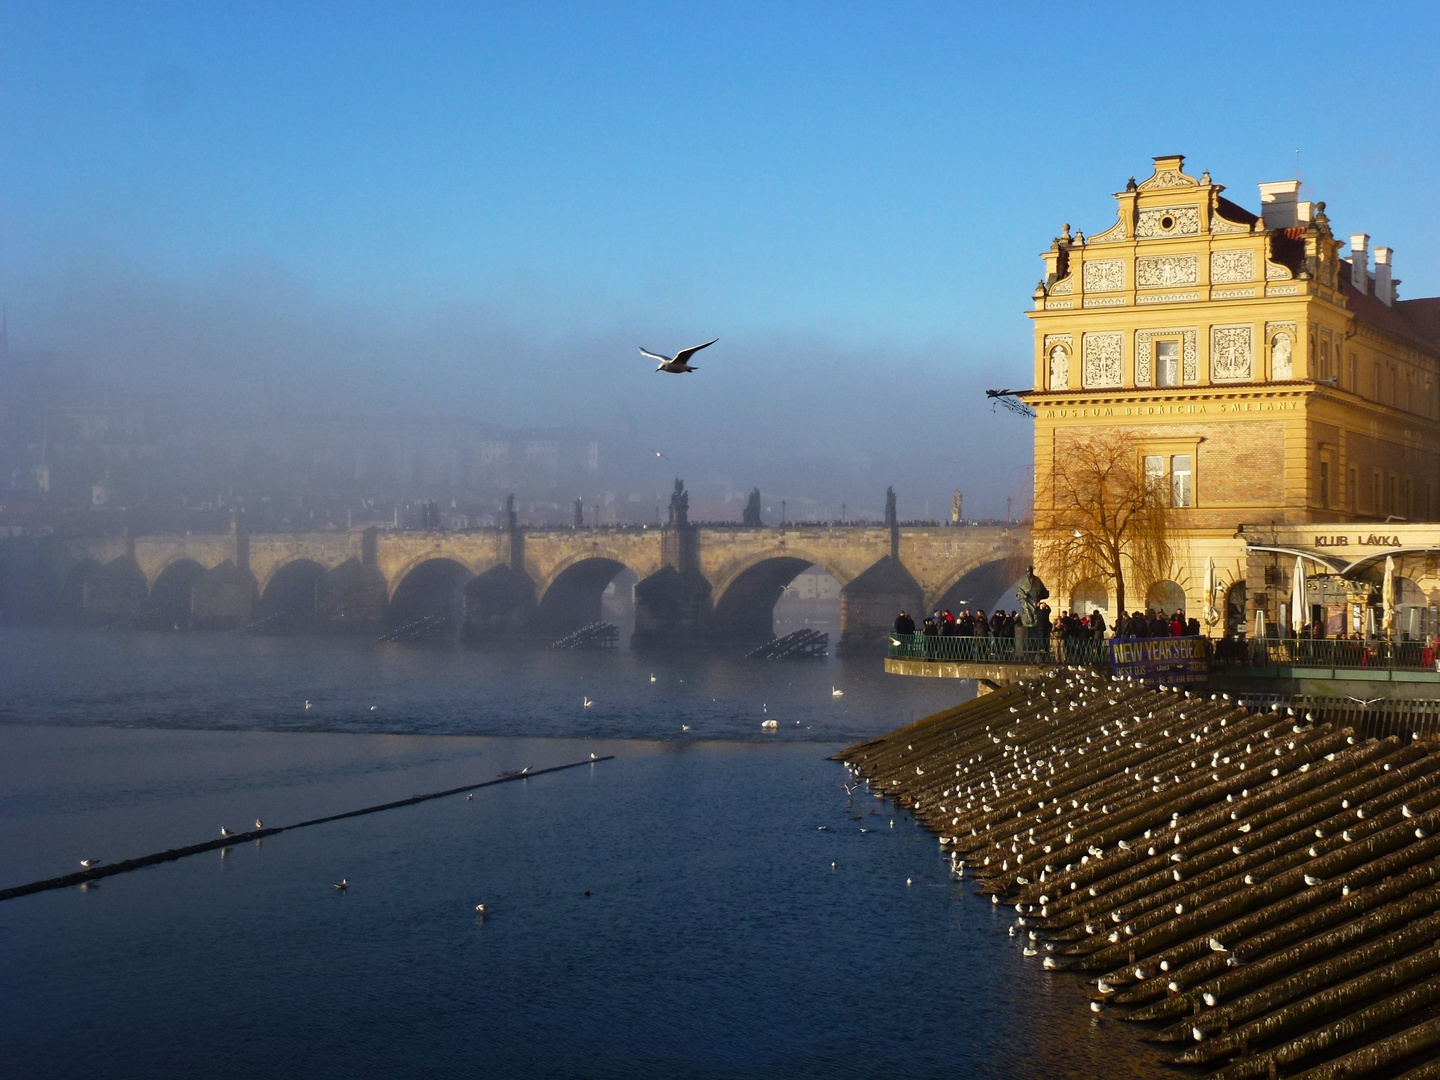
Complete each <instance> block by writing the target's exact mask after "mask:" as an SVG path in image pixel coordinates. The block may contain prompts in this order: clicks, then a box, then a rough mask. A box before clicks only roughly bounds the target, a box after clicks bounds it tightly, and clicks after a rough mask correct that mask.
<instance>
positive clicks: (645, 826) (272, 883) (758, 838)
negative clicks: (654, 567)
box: [0, 629, 1158, 1080]
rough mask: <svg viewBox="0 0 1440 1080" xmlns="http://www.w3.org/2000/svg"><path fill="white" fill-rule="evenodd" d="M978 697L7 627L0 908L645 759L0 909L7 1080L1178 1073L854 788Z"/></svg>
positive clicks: (433, 649) (805, 666)
mask: <svg viewBox="0 0 1440 1080" xmlns="http://www.w3.org/2000/svg"><path fill="white" fill-rule="evenodd" d="M832 688H836V689H840V690H841V691H843V696H838V697H837V696H834V695H833V693H832ZM960 692H961V687H960V686H959V685H956V684H949V683H944V682H941V681H939V680H935V681H930V680H906V679H901V678H896V677H889V676H885V675H883V674H881V673H880V671H879V664H878V662H877V661H875V660H873V659H857V660H851V661H846V662H840V661H835V660H831V661H826V662H822V663H803V662H802V663H763V662H752V661H745V660H743V659H739V658H736V657H733V656H725V655H717V654H704V653H689V654H676V655H671V656H666V657H660V656H650V655H645V654H636V653H632V652H630V651H628V650H618V651H614V652H590V653H579V652H576V653H556V652H549V651H527V650H515V651H480V650H472V649H460V648H446V647H440V646H423V645H381V644H375V643H368V642H359V641H354V640H334V639H323V638H280V637H276V638H253V637H229V636H221V635H214V636H211V635H202V634H105V633H99V632H82V631H72V630H27V629H5V630H0V888H3V887H5V886H8V885H15V884H19V883H21V882H24V881H28V880H32V879H36V878H42V877H49V876H53V875H57V874H62V873H68V872H70V871H71V870H73V869H75V868H76V863H77V860H78V859H80V858H83V857H91V856H95V857H102V858H105V859H109V860H112V861H113V860H115V859H119V858H125V857H131V856H135V855H140V854H144V853H147V852H151V851H157V850H161V849H164V848H168V847H172V846H177V845H180V844H185V843H194V842H198V841H201V840H206V839H209V838H211V837H214V836H216V835H218V831H219V828H220V826H222V825H225V826H227V827H228V828H230V829H232V830H240V829H248V828H249V827H250V826H251V823H252V822H253V820H254V819H255V818H256V817H257V816H258V817H261V818H263V819H264V820H265V822H266V824H267V825H278V824H287V823H290V822H294V821H297V820H302V819H304V818H308V817H313V816H317V815H320V814H327V813H334V812H337V811H342V810H347V809H353V808H358V807H361V806H365V805H369V804H373V803H378V802H384V801H388V800H391V799H396V798H404V797H406V796H408V795H411V794H416V793H420V792H426V791H434V790H440V789H443V788H446V787H451V786H457V785H461V784H467V783H471V782H475V781H480V780H488V779H491V778H493V777H495V776H496V775H497V774H498V773H500V772H502V771H507V770H512V769H519V768H523V767H524V766H526V765H529V766H531V767H533V768H540V767H544V766H546V765H552V764H561V763H565V762H570V761H586V760H588V758H589V755H590V754H591V753H595V754H598V755H602V756H603V755H606V754H613V755H615V757H614V760H611V761H603V762H599V763H598V764H595V765H586V766H585V767H583V768H580V769H576V770H571V771H566V772H561V773H556V774H552V775H547V776H540V777H535V778H533V779H530V780H525V781H522V782H517V783H510V784H503V785H499V786H496V787H491V788H486V789H483V790H480V791H478V792H476V793H475V796H474V799H473V800H469V801H467V800H466V799H465V798H464V797H463V796H455V797H451V798H446V799H441V800H437V801H434V802H429V803H424V804H420V805H416V806H412V807H406V808H403V809H398V810H394V811H388V812H385V813H381V814H376V815H371V816H368V817H362V818H354V819H349V820H345V821H339V822H334V823H331V824H327V825H322V826H317V827H315V828H310V829H304V830H298V831H295V832H287V833H283V834H280V835H278V836H274V837H270V838H268V839H266V840H264V841H263V842H260V843H247V844H242V845H237V846H235V847H233V848H230V849H227V850H226V851H225V852H214V853H209V854H205V855H201V856H196V857H193V858H188V859H184V860H181V861H178V862H174V863H169V864H163V865H160V866H157V867H152V868H149V869H144V870H140V871H137V872H135V873H130V874H124V875H119V876H116V877H113V878H107V879H105V880H103V881H102V882H100V883H99V884H98V885H96V886H92V887H91V888H88V889H85V890H83V891H82V890H81V889H78V888H71V889H66V890H61V891H55V892H48V893H42V894H38V895H33V896H29V897H24V898H21V899H18V900H12V901H7V902H4V903H0V1000H3V1001H4V1002H5V1008H4V1009H3V1010H0V1062H3V1063H5V1064H4V1066H3V1068H0V1071H3V1072H5V1074H6V1075H15V1076H45V1077H72V1076H73V1077H85V1078H87V1080H94V1078H97V1077H98V1078H109V1077H147V1078H149V1077H164V1076H176V1077H182V1076H183V1077H226V1078H229V1077H237V1078H238V1077H256V1076H306V1077H345V1078H347V1080H355V1078H360V1080H368V1078H371V1077H374V1078H380V1077H395V1076H441V1075H445V1076H453V1075H483V1076H486V1077H532V1076H554V1077H632V1076H653V1077H672V1076H686V1077H717V1078H718V1077H742V1076H743V1077H755V1076H781V1077H810V1076H814V1077H822V1076H823V1077H833V1076H857V1077H858V1076H866V1077H870V1076H875V1075H884V1076H893V1077H942V1076H956V1077H959V1076H964V1077H975V1076H984V1077H988V1076H996V1077H1000V1076H1006V1077H1013V1076H1020V1077H1029V1076H1034V1077H1088V1076H1107V1077H1109V1076H1147V1075H1154V1074H1155V1073H1156V1071H1157V1068H1158V1067H1157V1065H1156V1063H1155V1059H1154V1058H1153V1056H1152V1055H1151V1054H1150V1053H1149V1051H1147V1050H1145V1049H1144V1048H1143V1047H1141V1046H1140V1044H1138V1043H1137V1042H1136V1040H1135V1039H1134V1033H1133V1032H1132V1031H1130V1030H1127V1029H1125V1028H1124V1027H1123V1026H1121V1025H1118V1024H1116V1022H1114V1021H1112V1020H1109V1019H1107V1018H1103V1017H1102V1018H1094V1017H1092V1016H1091V1014H1090V1013H1089V1012H1088V1010H1087V1009H1086V1007H1085V1002H1084V999H1083V986H1082V984H1080V983H1079V981H1078V980H1075V979H1072V978H1065V977H1059V976H1054V975H1047V974H1045V973H1044V972H1043V971H1041V970H1040V968H1039V966H1038V964H1037V963H1036V962H1035V961H1034V960H1032V959H1026V958H1022V957H1021V955H1020V948H1019V944H1018V943H1017V942H1016V941H1015V940H1013V939H1011V938H1010V937H1009V936H1008V934H1007V927H1008V926H1009V918H1008V917H1007V915H1006V914H1004V913H1003V912H999V913H997V912H996V911H994V910H993V909H992V908H991V906H990V905H989V904H988V903H987V902H985V901H984V900H982V899H981V898H979V897H976V896H973V895H970V894H969V893H968V891H967V890H965V889H964V888H962V887H957V885H956V883H955V882H952V881H950V880H949V878H948V874H947V867H946V863H945V861H944V860H943V859H942V858H941V856H940V854H939V849H938V846H937V845H936V843H935V840H934V838H933V837H931V836H929V835H928V834H926V833H925V832H923V831H922V830H921V829H919V828H918V827H917V826H916V825H915V824H914V823H913V822H912V821H911V820H910V819H909V818H908V817H907V816H906V815H904V814H903V813H900V812H897V810H896V809H895V808H894V807H893V806H891V805H890V804H888V803H885V802H883V801H881V800H877V799H874V798H872V797H870V796H868V795H865V796H863V797H855V798H852V797H849V796H847V794H846V792H845V791H844V790H843V788H842V787H841V782H842V780H843V779H845V777H844V774H843V772H842V770H841V768H840V766H839V765H837V764H836V763H834V762H831V761H828V760H827V756H828V755H829V754H830V753H833V752H834V751H835V750H836V749H839V748H840V747H842V746H843V745H844V744H846V743H847V742H849V741H852V740H855V739H858V738H862V737H866V736H870V735H874V734H878V733H880V732H882V731H886V730H889V729H890V728H893V727H895V726H897V725H899V724H902V723H905V722H907V721H908V720H910V719H912V718H917V717H919V716H923V715H925V714H927V713H929V712H932V711H935V710H936V709H938V708H942V707H944V706H946V705H949V704H953V703H954V702H955V701H956V700H957V699H958V698H959V696H960ZM587 699H588V700H590V701H591V702H593V704H592V705H591V706H589V707H586V706H585V705H584V701H585V700H587ZM307 701H308V702H309V707H308V708H307V707H306V703H307ZM766 719H774V720H776V721H777V729H776V730H775V731H773V732H770V731H765V730H763V729H762V728H761V723H762V721H763V720H766ZM687 729H688V730H687ZM821 826H824V828H823V829H822V828H821ZM342 878H344V879H346V880H347V881H348V883H349V887H348V889H347V890H345V891H344V892H338V891H336V890H335V889H333V888H332V887H331V885H332V883H333V882H336V881H339V880H341V879H342ZM478 903H484V904H485V905H486V908H487V912H488V916H487V917H486V918H485V919H483V920H478V919H477V918H476V915H475V911H474V909H475V905H476V904H478Z"/></svg>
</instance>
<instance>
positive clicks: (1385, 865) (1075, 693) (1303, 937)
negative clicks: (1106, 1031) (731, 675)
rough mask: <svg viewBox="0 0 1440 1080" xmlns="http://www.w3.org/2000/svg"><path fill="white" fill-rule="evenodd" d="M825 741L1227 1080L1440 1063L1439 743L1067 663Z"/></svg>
mask: <svg viewBox="0 0 1440 1080" xmlns="http://www.w3.org/2000/svg"><path fill="white" fill-rule="evenodd" d="M838 757H839V758H840V759H841V760H843V761H844V762H845V764H846V767H847V768H848V769H850V770H851V771H852V772H853V773H854V774H855V775H856V776H857V777H859V778H861V779H863V780H864V781H865V782H867V783H868V784H869V786H870V787H871V788H872V789H873V790H874V791H876V792H880V793H883V794H884V795H885V796H886V797H888V798H891V799H894V800H895V801H896V802H898V803H899V804H901V805H903V806H905V807H906V808H907V809H908V810H909V811H910V812H911V813H913V814H914V815H915V817H916V818H917V820H918V821H919V822H920V823H921V824H923V825H924V826H925V827H926V828H927V829H929V830H930V831H931V832H933V833H934V834H935V835H936V836H937V837H938V839H939V843H940V845H941V848H942V850H944V851H946V852H948V853H949V854H950V858H951V864H952V873H953V875H954V876H955V877H956V878H957V879H961V880H964V881H966V882H967V883H973V884H974V885H975V887H976V888H977V889H978V891H979V892H980V893H981V894H982V895H983V896H985V897H986V898H988V899H989V900H990V902H992V903H993V904H995V905H997V906H1002V905H1003V906H1005V907H1007V908H1009V909H1011V910H1013V912H1014V915H1015V919H1014V924H1013V925H1012V927H1011V933H1012V935H1013V936H1015V937H1017V938H1018V939H1019V944H1020V951H1021V952H1022V953H1023V954H1024V955H1025V956H1026V957H1028V958H1029V959H1030V962H1034V963H1038V964H1041V965H1043V966H1044V968H1045V969H1046V970H1048V971H1050V972H1052V973H1053V977H1055V978H1064V977H1080V978H1084V979H1086V980H1087V981H1088V982H1089V983H1090V986H1091V988H1092V990H1093V993H1092V994H1091V999H1092V1000H1091V1004H1090V1007H1091V1009H1092V1010H1093V1011H1094V1012H1095V1013H1097V1014H1098V1015H1097V1018H1098V1019H1100V1020H1102V1021H1103V1020H1105V1019H1108V1018H1117V1019H1122V1020H1126V1021H1131V1022H1134V1023H1135V1034H1136V1037H1137V1038H1143V1039H1149V1040H1154V1041H1158V1042H1160V1043H1168V1044H1170V1045H1171V1046H1172V1048H1173V1051H1174V1062H1175V1064H1176V1065H1178V1066H1182V1067H1188V1069H1187V1071H1189V1072H1191V1073H1192V1074H1199V1075H1209V1076H1214V1077H1216V1078H1219V1080H1243V1078H1262V1077H1297V1076H1303V1077H1305V1078H1306V1080H1321V1078H1326V1080H1335V1078H1339V1077H1347V1078H1348V1077H1374V1078H1376V1080H1380V1078H1383V1077H1395V1076H1403V1077H1404V1078H1405V1080H1418V1078H1419V1077H1422V1076H1424V1077H1431V1076H1440V783H1437V780H1440V754H1437V753H1435V752H1434V750H1433V749H1432V747H1431V746H1430V745H1428V744H1427V742H1426V741H1425V740H1422V739H1420V738H1418V737H1412V736H1409V735H1406V736H1397V735H1391V736H1389V737H1387V738H1383V739H1372V738H1366V737H1364V736H1362V735H1360V734H1358V733H1357V732H1356V730H1355V729H1354V728H1352V727H1349V726H1345V725H1340V724H1334V723H1320V722H1316V718H1315V717H1313V716H1307V714H1305V713H1304V712H1303V711H1301V712H1299V713H1298V714H1297V713H1296V712H1295V711H1294V710H1292V709H1290V708H1288V707H1286V706H1282V705H1274V706H1272V707H1270V708H1268V709H1265V710H1260V711H1255V710H1250V709H1246V708H1242V707H1240V706H1239V704H1238V702H1236V701H1232V700H1231V699H1230V698H1229V697H1228V696H1227V695H1225V694H1222V693H1213V694H1212V693H1208V692H1207V693H1198V692H1195V691H1185V690H1180V689H1175V688H1168V687H1167V688H1160V689H1151V688H1145V687H1143V686H1140V685H1139V684H1135V683H1130V682H1127V681H1123V680H1117V679H1115V678H1114V677H1109V676H1104V675H1099V674H1096V673H1094V672H1090V671H1058V672H1054V673H1052V674H1050V675H1047V676H1044V677H1041V678H1035V679H1029V680H1025V681H1024V682H1022V683H1019V684H1016V685H1014V686H1011V687H1007V688H1005V689H1002V690H999V691H997V692H995V693H993V694H989V695H986V696H984V697H981V698H977V699H976V700H974V701H970V702H967V703H965V704H963V705H960V706H957V707H955V708H953V709H949V710H946V711H944V712H941V713H937V714H935V715H934V716H930V717H926V718H925V719H923V720H920V721H918V722H916V723H914V724H911V725H909V726H907V727H903V728H900V729H898V730H897V731H894V732H891V733H890V734H888V735H885V736H882V737H880V738H877V739H872V740H869V741H866V742H863V743H859V744H856V745H855V746H852V747H850V748H848V749H847V750H845V751H843V752H842V753H841V754H840V755H838Z"/></svg>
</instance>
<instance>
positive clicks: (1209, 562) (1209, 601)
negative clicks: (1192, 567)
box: [1205, 555, 1220, 626]
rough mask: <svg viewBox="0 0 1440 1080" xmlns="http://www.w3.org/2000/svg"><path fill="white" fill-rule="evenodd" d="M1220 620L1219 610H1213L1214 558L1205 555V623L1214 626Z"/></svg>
mask: <svg viewBox="0 0 1440 1080" xmlns="http://www.w3.org/2000/svg"><path fill="white" fill-rule="evenodd" d="M1219 621H1220V612H1218V611H1216V610H1215V560H1214V558H1212V557H1211V556H1209V555H1207V556H1205V625H1206V626H1214V625H1215V624H1216V623H1217V622H1219Z"/></svg>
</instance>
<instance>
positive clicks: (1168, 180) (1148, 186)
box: [1140, 169, 1200, 191]
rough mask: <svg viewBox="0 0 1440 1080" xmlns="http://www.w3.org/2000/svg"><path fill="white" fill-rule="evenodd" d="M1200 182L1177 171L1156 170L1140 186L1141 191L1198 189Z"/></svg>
mask: <svg viewBox="0 0 1440 1080" xmlns="http://www.w3.org/2000/svg"><path fill="white" fill-rule="evenodd" d="M1199 186H1200V182H1199V181H1198V180H1196V179H1195V178H1194V177H1193V176H1186V175H1185V174H1184V173H1183V172H1181V171H1180V170H1179V169H1158V170H1156V172H1155V175H1154V176H1152V177H1150V179H1149V180H1146V181H1145V182H1144V183H1143V184H1141V185H1140V190H1141V191H1154V190H1155V189H1156V188H1177V187H1199Z"/></svg>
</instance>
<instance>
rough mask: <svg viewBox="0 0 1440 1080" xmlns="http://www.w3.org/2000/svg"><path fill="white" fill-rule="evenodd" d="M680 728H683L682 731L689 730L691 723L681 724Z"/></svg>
mask: <svg viewBox="0 0 1440 1080" xmlns="http://www.w3.org/2000/svg"><path fill="white" fill-rule="evenodd" d="M680 730H681V731H689V730H690V725H689V724H681V725H680Z"/></svg>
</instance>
